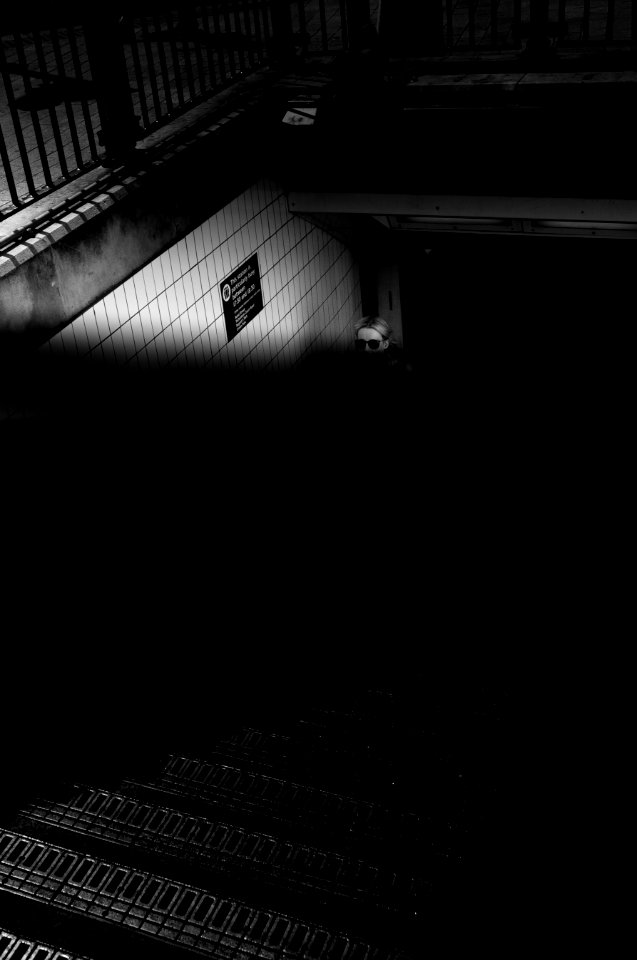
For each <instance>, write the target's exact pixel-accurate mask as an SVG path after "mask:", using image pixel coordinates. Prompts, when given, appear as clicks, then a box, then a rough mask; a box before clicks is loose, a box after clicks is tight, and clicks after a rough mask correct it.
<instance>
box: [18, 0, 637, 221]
mask: <svg viewBox="0 0 637 960" xmlns="http://www.w3.org/2000/svg"><path fill="white" fill-rule="evenodd" d="M5 6H6V5H5ZM95 7H96V11H95V12H91V13H87V12H86V9H87V5H86V4H83V3H80V2H79V0H65V2H63V3H61V4H50V3H45V2H38V3H34V4H30V5H29V7H28V9H29V13H28V14H22V13H21V12H20V11H19V9H17V8H16V9H12V10H11V12H10V13H7V12H4V13H2V14H0V32H1V36H0V168H1V171H2V173H3V174H4V176H3V178H2V180H0V220H2V219H3V218H4V217H6V216H8V215H10V214H11V213H13V212H15V211H16V210H19V209H21V208H23V207H25V206H27V205H28V204H30V203H32V202H33V201H34V200H37V199H39V198H41V197H45V196H47V195H48V194H50V193H52V191H54V190H55V189H56V188H57V187H59V186H60V185H62V184H64V183H67V182H69V181H71V180H73V179H74V178H76V177H78V176H79V175H80V174H82V173H84V172H86V171H88V170H90V169H92V168H94V167H97V166H98V165H100V164H106V165H108V163H109V162H110V161H111V159H112V158H113V157H115V158H119V159H122V158H125V157H126V156H127V155H128V154H130V151H132V150H133V148H134V147H135V144H136V143H137V142H138V141H139V140H140V139H142V138H143V137H145V136H146V135H147V134H148V133H150V132H152V131H153V130H155V129H157V128H158V127H161V126H163V125H165V124H167V123H169V122H170V121H171V120H173V119H174V118H176V117H177V116H179V115H180V114H182V113H184V112H186V111H187V110H189V109H191V108H192V107H193V106H195V105H197V104H198V103H201V102H203V101H204V100H206V99H207V98H209V97H210V96H212V95H213V94H215V93H216V92H219V91H220V90H222V89H224V88H225V87H228V86H229V85H231V84H233V83H235V82H236V81H237V80H239V79H241V78H244V77H246V76H247V75H249V74H251V73H254V72H255V71H258V70H261V69H264V68H268V67H270V66H272V65H283V66H285V65H287V64H293V63H295V62H297V61H298V60H299V59H300V60H302V59H306V58H308V57H312V56H322V55H332V54H338V53H341V52H343V51H347V50H350V49H353V48H355V47H356V44H357V38H359V37H360V36H361V35H362V34H361V33H360V31H361V27H362V26H364V25H365V24H372V25H374V26H376V27H377V28H378V32H379V34H380V40H381V43H382V44H384V47H385V50H386V52H387V53H388V54H389V56H390V57H391V56H396V52H397V53H398V56H400V55H401V51H403V52H404V53H405V55H407V56H411V55H413V53H414V52H416V54H418V51H420V53H421V55H429V54H437V53H439V54H447V53H451V52H464V53H467V54H468V55H469V56H471V55H473V54H477V53H479V52H480V51H488V50H495V51H507V50H508V51H517V52H518V53H523V52H524V50H525V49H527V50H528V49H529V48H530V47H531V46H532V45H533V44H535V49H538V50H541V49H542V48H543V47H546V46H548V45H550V46H551V47H552V48H560V47H561V48H567V47H569V46H570V47H583V46H586V47H591V46H593V47H594V46H595V45H597V46H598V47H601V48H606V49H612V48H614V47H621V46H622V45H623V46H624V47H628V48H630V49H631V50H634V44H635V40H636V38H637V0H421V4H420V5H416V4H413V2H412V0H212V2H207V3H195V2H193V0H181V2H180V0H133V2H132V3H130V4H129V5H124V4H123V3H120V2H118V0H110V2H109V3H107V4H99V5H97V4H96V5H95ZM52 8H53V9H54V10H55V13H53V12H51V10H52ZM122 10H125V11H126V12H125V13H122V12H121V11H122ZM414 10H415V11H416V13H415V14H413V11H414ZM425 34H426V36H425Z"/></svg>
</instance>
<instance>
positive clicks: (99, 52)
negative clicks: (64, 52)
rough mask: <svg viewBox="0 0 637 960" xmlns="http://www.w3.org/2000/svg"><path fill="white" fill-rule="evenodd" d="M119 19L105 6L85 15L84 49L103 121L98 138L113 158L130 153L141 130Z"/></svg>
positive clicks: (108, 154)
mask: <svg viewBox="0 0 637 960" xmlns="http://www.w3.org/2000/svg"><path fill="white" fill-rule="evenodd" d="M122 19H123V17H122V15H121V14H120V13H117V12H115V11H111V10H109V9H108V6H107V8H106V9H104V7H100V8H99V9H98V10H96V11H95V12H92V11H90V12H88V13H86V14H85V15H84V30H85V37H86V51H87V54H88V59H89V63H90V66H91V75H92V77H93V83H94V84H95V90H96V99H97V105H98V109H99V115H100V122H101V125H102V126H101V130H100V131H99V135H98V138H99V142H100V143H101V144H102V146H103V147H104V148H105V150H106V157H107V158H112V159H122V158H124V157H126V156H127V155H129V154H130V153H131V152H132V151H133V149H134V147H135V143H136V142H137V140H138V139H139V138H140V136H141V135H142V133H143V131H142V129H141V126H140V123H139V118H138V117H136V116H135V113H134V108H133V100H132V97H131V90H130V82H129V79H128V69H127V66H126V56H125V53H124V40H123V34H122V27H121V23H122ZM140 93H141V95H142V96H143V91H140Z"/></svg>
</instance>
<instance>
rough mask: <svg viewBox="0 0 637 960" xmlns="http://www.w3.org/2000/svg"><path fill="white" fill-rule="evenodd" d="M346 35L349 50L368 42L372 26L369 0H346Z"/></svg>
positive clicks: (358, 48)
mask: <svg viewBox="0 0 637 960" xmlns="http://www.w3.org/2000/svg"><path fill="white" fill-rule="evenodd" d="M346 9H347V36H348V39H349V49H350V50H360V49H361V48H362V47H365V46H366V45H367V44H368V43H369V34H370V30H371V28H372V25H371V18H370V14H369V0H346Z"/></svg>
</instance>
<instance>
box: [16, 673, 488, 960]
mask: <svg viewBox="0 0 637 960" xmlns="http://www.w3.org/2000/svg"><path fill="white" fill-rule="evenodd" d="M419 689H421V693H424V691H423V690H422V688H419V686H418V678H411V680H410V682H409V683H405V682H403V683H398V682H395V681H392V680H391V679H388V680H386V681H385V682H377V683H375V684H372V685H370V684H369V683H361V684H360V685H359V687H358V688H357V689H356V688H355V689H343V688H341V689H340V690H332V691H331V693H328V694H324V695H323V696H317V697H314V698H311V697H310V698H309V700H308V702H307V703H303V702H301V701H300V700H297V701H295V702H293V703H292V704H291V705H290V707H289V709H288V710H278V711H270V712H268V711H267V710H264V711H262V712H261V714H260V715H259V711H256V715H257V720H256V721H255V711H253V714H252V715H251V716H250V717H248V718H247V721H246V720H245V719H244V721H243V722H241V721H240V720H237V722H236V723H230V724H225V725H224V726H223V728H221V729H219V730H215V731H213V732H212V733H211V732H210V730H209V729H203V728H201V727H200V728H198V729H197V730H189V731H186V730H185V729H184V730H183V731H180V732H179V734H178V736H177V738H176V739H173V740H172V742H171V743H170V744H168V745H167V746H166V749H165V750H164V751H163V752H162V751H161V750H159V751H157V752H156V753H155V754H151V755H148V756H145V757H141V756H140V757H139V758H138V759H137V760H135V759H130V758H128V759H127V760H126V762H125V764H124V767H125V769H122V770H120V771H118V773H117V775H116V776H114V775H113V771H112V770H110V771H108V772H106V773H105V774H104V775H103V776H101V777H100V775H98V774H95V773H93V772H92V773H91V775H90V776H85V777H82V776H78V777H73V778H69V779H66V780H58V781H50V782H47V783H45V784H42V785H40V786H39V787H38V789H37V790H35V791H34V792H33V795H32V796H31V797H29V798H28V799H27V800H26V801H25V802H20V804H18V805H17V806H14V807H13V808H12V807H11V806H10V805H9V806H8V807H7V808H6V809H5V812H4V813H3V819H2V821H1V822H0V960H9V958H10V960H36V958H37V960H53V958H56V960H57V958H60V960H61V958H62V957H65V958H68V960H76V958H77V960H79V958H84V960H101V958H104V960H106V958H107V957H109V958H112V957H114V956H117V957H125V956H129V955H131V956H136V957H145V956H148V957H150V956H151V955H152V957H153V958H157V957H163V956H165V957H166V958H168V957H170V958H174V957H179V956H185V955H186V954H188V955H192V953H196V954H206V955H209V956H212V957H220V958H221V957H223V958H231V957H236V958H243V957H245V958H247V957H263V958H269V960H278V958H298V957H309V958H312V960H323V958H326V960H401V958H403V960H407V958H410V960H411V958H414V960H415V958H417V957H421V956H425V955H433V956H435V955H438V953H437V949H439V947H440V944H441V925H443V924H442V919H441V918H443V917H444V918H446V919H448V918H449V916H450V914H449V903H450V902H453V903H454V904H455V908H458V905H459V904H460V903H461V901H460V900H459V899H458V897H459V896H460V892H461V890H462V883H459V882H458V878H459V876H460V875H461V874H462V868H463V861H464V860H466V859H467V857H468V859H469V860H470V859H471V850H472V849H475V838H476V836H478V835H479V833H480V829H479V828H480V824H481V823H484V822H485V816H484V815H485V809H486V807H487V806H488V802H489V797H490V791H491V792H492V790H493V787H494V779H493V769H492V768H491V767H490V766H489V756H490V754H489V750H487V751H486V752H485V751H484V750H482V751H480V750H477V751H476V749H475V747H476V744H477V743H478V742H482V743H483V744H484V743H491V742H492V739H491V740H489V737H491V738H492V734H493V730H494V729H495V727H494V725H497V719H498V717H497V705H495V704H494V703H493V701H492V698H491V699H490V698H489V697H488V696H487V695H486V694H485V693H484V691H483V692H482V693H481V694H480V695H479V696H478V697H477V698H474V700H473V702H471V703H467V702H466V700H464V701H463V703H462V704H460V701H459V700H458V699H456V700H455V701H454V702H452V703H450V702H449V701H448V700H445V697H444V696H441V697H439V698H438V699H437V700H436V699H435V698H432V697H431V696H430V695H429V696H428V698H427V699H426V700H424V699H422V700H421V699H420V698H419V697H418V695H417V693H418V690H419ZM429 694H431V691H429ZM259 716H260V719H258V718H259Z"/></svg>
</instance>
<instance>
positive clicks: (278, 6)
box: [272, 0, 296, 67]
mask: <svg viewBox="0 0 637 960" xmlns="http://www.w3.org/2000/svg"><path fill="white" fill-rule="evenodd" d="M272 54H273V57H274V60H275V62H276V64H277V65H278V66H280V67H286V66H290V65H291V64H292V63H294V61H295V60H296V51H295V47H294V33H293V31H292V13H291V11H290V0H272Z"/></svg>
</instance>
